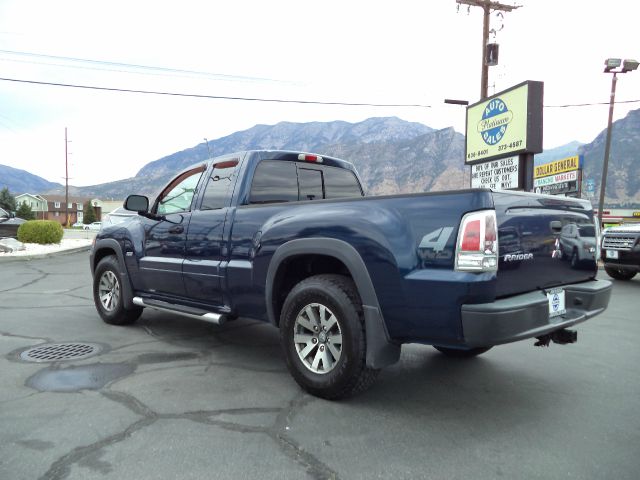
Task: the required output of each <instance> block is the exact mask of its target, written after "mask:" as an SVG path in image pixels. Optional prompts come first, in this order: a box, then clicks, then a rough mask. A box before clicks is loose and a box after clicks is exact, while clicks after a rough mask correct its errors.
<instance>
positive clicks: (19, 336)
mask: <svg viewBox="0 0 640 480" xmlns="http://www.w3.org/2000/svg"><path fill="white" fill-rule="evenodd" d="M0 337H9V338H22V339H25V340H40V341H42V342H45V343H49V342H51V341H52V340H51V339H50V338H44V337H29V336H27V335H16V334H14V333H9V332H2V331H0Z"/></svg>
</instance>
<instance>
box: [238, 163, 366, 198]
mask: <svg viewBox="0 0 640 480" xmlns="http://www.w3.org/2000/svg"><path fill="white" fill-rule="evenodd" d="M362 195H363V194H362V189H361V188H360V183H359V182H358V179H357V177H356V176H355V174H354V173H353V172H352V171H351V170H347V169H344V168H339V167H331V166H328V165H318V164H313V165H309V164H306V163H305V164H300V163H295V162H288V161H278V160H263V161H262V162H260V164H259V165H258V167H257V168H256V173H255V174H254V177H253V184H252V185H251V195H250V197H249V203H252V204H256V203H279V202H295V201H298V200H322V199H325V198H347V197H361V196H362Z"/></svg>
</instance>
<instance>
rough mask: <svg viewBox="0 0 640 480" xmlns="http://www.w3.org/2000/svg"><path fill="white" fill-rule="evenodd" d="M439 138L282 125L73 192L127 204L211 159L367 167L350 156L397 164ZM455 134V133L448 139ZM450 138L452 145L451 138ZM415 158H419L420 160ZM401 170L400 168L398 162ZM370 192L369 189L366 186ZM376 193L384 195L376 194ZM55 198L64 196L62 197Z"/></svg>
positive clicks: (393, 125) (340, 124) (338, 124)
mask: <svg viewBox="0 0 640 480" xmlns="http://www.w3.org/2000/svg"><path fill="white" fill-rule="evenodd" d="M434 133H435V130H434V129H432V128H429V127H427V126H426V125H422V124H420V123H413V122H406V121H404V120H400V119H399V118H396V117H381V118H369V119H367V120H364V121H362V122H359V123H349V122H344V121H334V122H310V123H291V122H280V123H278V124H276V125H256V126H254V127H252V128H250V129H248V130H244V131H242V132H236V133H233V134H231V135H229V136H227V137H223V138H219V139H217V140H211V141H209V145H207V144H206V143H201V144H199V145H196V146H195V147H192V148H188V149H186V150H182V151H180V152H176V153H174V154H171V155H169V156H167V157H164V158H161V159H159V160H155V161H153V162H150V163H148V164H147V165H145V166H144V167H143V168H142V169H140V171H139V172H138V173H137V174H136V176H135V177H132V178H127V179H125V180H119V181H116V182H110V183H105V184H101V185H93V186H89V187H78V188H73V189H72V192H73V194H74V195H81V196H91V197H98V198H124V197H125V196H126V195H128V194H129V193H132V192H136V193H141V194H147V195H155V194H156V193H158V190H159V189H160V188H162V187H163V186H164V185H165V184H166V182H167V181H168V180H169V179H170V177H171V176H172V175H174V174H175V173H176V172H178V171H180V170H182V169H184V168H186V167H188V166H189V165H192V164H194V163H196V162H198V161H202V160H206V159H207V158H209V157H210V156H211V155H213V156H219V155H224V154H226V153H233V152H238V151H242V150H258V149H265V150H300V151H306V152H316V153H324V154H325V155H336V156H340V155H339V154H338V153H336V152H345V154H346V155H342V156H343V158H345V159H349V160H351V161H354V162H356V164H358V163H359V164H360V165H363V166H364V163H363V162H362V160H360V161H359V162H358V161H357V160H358V159H356V158H355V157H354V156H353V155H351V152H353V151H358V149H359V148H360V147H364V146H367V145H368V146H369V148H368V149H365V150H367V151H370V152H371V156H370V157H369V156H367V157H365V158H371V157H375V155H374V154H375V152H376V151H378V150H385V151H386V152H387V153H386V154H385V156H384V157H381V158H384V159H386V160H385V161H393V160H394V158H395V159H397V156H398V153H399V152H398V151H396V149H397V148H400V149H402V148H410V146H409V145H407V144H405V143H406V142H407V141H410V140H413V139H416V138H419V137H421V136H424V135H430V134H434ZM453 133H454V132H453V130H451V132H450V134H448V135H453ZM455 135H458V136H459V137H460V139H462V138H463V137H462V135H460V134H455ZM445 137H446V138H447V139H448V136H447V135H445ZM437 138H440V136H437ZM447 139H445V140H446V141H447V142H450V139H449V140H447ZM462 148H464V146H463V147H462ZM209 152H211V155H209ZM403 154H404V152H403ZM378 157H379V155H378ZM462 157H463V153H460V157H459V158H460V159H462ZM407 158H408V157H407ZM411 158H415V155H413V156H412V157H411ZM461 161H462V160H460V162H461ZM377 164H380V161H377ZM397 164H398V165H399V164H400V163H399V162H397ZM365 183H366V182H365ZM367 187H370V185H368V184H367ZM383 190H384V189H383ZM370 191H371V190H370ZM376 191H382V190H381V189H380V188H377V189H376ZM394 191H395V190H394ZM51 193H60V191H59V190H57V191H55V192H51Z"/></svg>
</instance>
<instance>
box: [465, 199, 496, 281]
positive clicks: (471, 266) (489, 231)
mask: <svg viewBox="0 0 640 480" xmlns="http://www.w3.org/2000/svg"><path fill="white" fill-rule="evenodd" d="M496 225H497V222H496V212H495V210H482V211H479V212H473V213H468V214H466V215H465V216H464V217H462V222H460V232H459V235H458V243H457V245H456V270H458V271H460V272H495V271H496V270H498V230H497V226H496Z"/></svg>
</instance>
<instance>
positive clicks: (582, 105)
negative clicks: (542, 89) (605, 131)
mask: <svg viewBox="0 0 640 480" xmlns="http://www.w3.org/2000/svg"><path fill="white" fill-rule="evenodd" d="M639 102H640V100H618V101H616V102H614V103H616V104H618V103H639ZM594 105H609V102H594V103H568V104H566V105H545V106H544V108H568V107H592V106H594Z"/></svg>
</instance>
